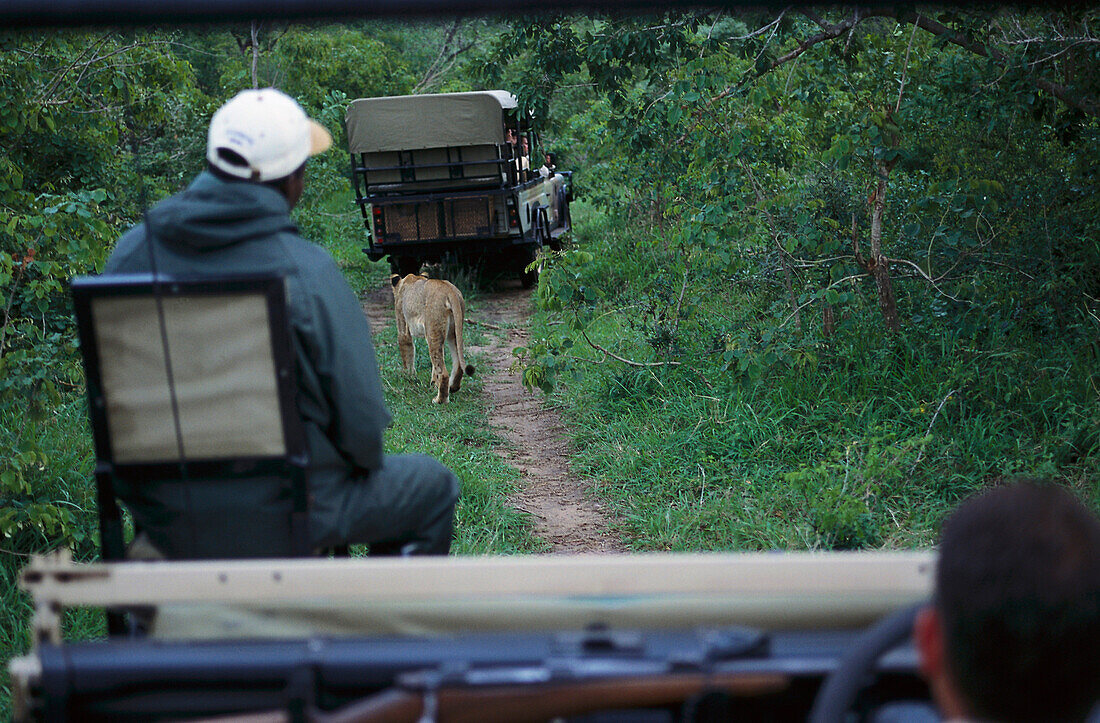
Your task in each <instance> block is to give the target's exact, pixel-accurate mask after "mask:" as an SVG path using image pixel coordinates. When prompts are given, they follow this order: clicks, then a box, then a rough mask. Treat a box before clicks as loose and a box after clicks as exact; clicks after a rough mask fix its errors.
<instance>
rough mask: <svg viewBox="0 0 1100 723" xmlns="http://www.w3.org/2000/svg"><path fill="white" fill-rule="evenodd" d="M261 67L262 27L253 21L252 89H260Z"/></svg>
mask: <svg viewBox="0 0 1100 723" xmlns="http://www.w3.org/2000/svg"><path fill="white" fill-rule="evenodd" d="M259 66H260V26H259V24H258V23H257V22H256V21H255V20H253V21H252V87H253V88H259V87H260V80H259V74H258V72H257V71H258V70H259Z"/></svg>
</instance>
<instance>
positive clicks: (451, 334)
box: [447, 321, 463, 392]
mask: <svg viewBox="0 0 1100 723" xmlns="http://www.w3.org/2000/svg"><path fill="white" fill-rule="evenodd" d="M457 328H458V327H457V324H456V323H455V322H454V321H450V322H449V323H448V324H447V348H448V349H449V350H450V352H451V391H452V392H457V391H458V390H459V389H460V388H461V387H462V374H463V359H462V349H461V348H460V347H459V345H458V336H457V335H456V334H455V330H456V329H457ZM461 333H462V332H461V330H459V331H458V334H461Z"/></svg>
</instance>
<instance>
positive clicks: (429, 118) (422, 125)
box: [347, 90, 516, 153]
mask: <svg viewBox="0 0 1100 723" xmlns="http://www.w3.org/2000/svg"><path fill="white" fill-rule="evenodd" d="M514 108H516V98H515V96H514V95H512V94H511V93H509V92H507V91H504V90H484V91H478V92H475V93H439V94H434V95H400V96H393V97H388V98H360V99H359V100H356V101H353V102H352V104H351V105H350V106H349V107H348V115H347V127H348V146H349V148H350V150H351V152H352V153H378V152H384V151H414V150H418V149H423V148H446V147H448V146H477V145H488V144H492V145H500V144H502V143H504V113H505V111H508V110H512V109H514Z"/></svg>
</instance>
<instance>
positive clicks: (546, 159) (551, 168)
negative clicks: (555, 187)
mask: <svg viewBox="0 0 1100 723" xmlns="http://www.w3.org/2000/svg"><path fill="white" fill-rule="evenodd" d="M556 160H557V159H556V158H555V157H554V154H553V153H546V154H544V155H543V161H542V166H541V167H540V168H539V175H540V176H542V177H543V178H550V177H551V176H553V175H554V173H555V172H556V171H557V165H556Z"/></svg>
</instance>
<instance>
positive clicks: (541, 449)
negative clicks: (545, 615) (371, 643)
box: [364, 287, 626, 554]
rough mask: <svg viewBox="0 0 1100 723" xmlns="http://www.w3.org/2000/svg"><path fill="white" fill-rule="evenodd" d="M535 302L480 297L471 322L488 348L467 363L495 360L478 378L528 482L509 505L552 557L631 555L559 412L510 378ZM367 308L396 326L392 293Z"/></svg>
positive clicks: (507, 453)
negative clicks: (591, 494) (576, 456)
mask: <svg viewBox="0 0 1100 723" xmlns="http://www.w3.org/2000/svg"><path fill="white" fill-rule="evenodd" d="M530 294H531V292H530V291H529V290H521V289H519V288H512V287H509V288H506V289H504V290H501V291H496V292H493V293H487V294H486V295H484V296H482V297H480V298H479V299H478V309H477V311H476V312H474V313H472V314H471V318H472V319H474V320H475V321H478V322H484V325H483V326H482V327H481V330H482V331H483V332H484V338H485V339H486V343H485V344H482V345H476V346H475V345H473V344H470V343H467V345H466V346H467V350H468V356H472V354H473V353H478V352H480V353H482V354H483V355H484V357H488V358H489V360H490V362H489V368H485V365H484V363H483V364H481V365H480V366H479V368H478V371H477V373H478V375H483V378H484V382H485V384H484V390H485V394H486V396H487V397H488V412H489V423H490V424H491V425H492V427H493V429H494V430H495V431H496V432H497V433H498V434H499V435H500V436H501V437H503V438H504V439H505V440H507V442H508V444H507V446H505V447H501V448H500V449H499V450H497V452H498V454H500V455H501V456H502V457H503V458H504V459H505V461H507V462H508V464H510V465H512V466H513V467H515V468H516V469H517V470H519V472H520V474H521V475H522V478H521V480H520V485H519V487H520V489H519V490H518V491H517V492H516V493H515V494H514V495H513V496H512V497H511V498H510V499H509V500H508V502H509V504H511V505H512V506H513V507H515V508H517V509H519V510H521V511H523V512H526V513H527V514H529V515H531V519H532V522H533V524H534V534H535V536H536V537H538V538H540V539H542V540H544V541H545V542H547V543H548V544H549V545H550V551H551V552H553V553H572V554H576V553H607V552H625V551H626V548H625V547H624V546H623V544H622V542H621V541H620V540H619V539H618V538H617V537H616V536H614V535H613V534H612V533H611V532H610V531H609V527H610V524H609V519H608V516H607V513H606V511H605V510H604V509H603V507H602V506H601V505H600V504H599V503H597V502H595V501H593V500H592V499H590V498H588V497H586V496H585V494H584V492H585V483H584V481H583V480H578V479H577V478H576V477H575V476H574V475H573V473H572V472H571V471H570V469H569V458H570V455H571V449H570V442H569V439H568V438H567V436H566V434H565V428H564V427H563V425H562V421H561V417H560V415H559V414H558V412H557V410H556V409H555V408H553V407H552V406H549V405H547V404H546V403H545V402H544V401H543V399H542V397H541V395H538V394H532V393H530V392H527V391H526V390H524V388H523V385H522V384H520V380H519V377H518V375H514V374H510V373H509V371H508V368H509V367H510V366H511V364H512V361H513V360H514V358H515V357H514V356H513V355H512V349H514V348H515V347H516V346H519V345H521V344H523V343H524V342H525V341H526V339H527V331H526V329H525V327H526V323H527V319H528V317H529V315H530V303H531V302H530ZM364 308H365V309H366V312H367V318H368V319H369V320H370V323H371V328H372V329H379V328H381V327H382V326H384V325H386V324H393V323H394V321H393V296H392V294H391V293H390V291H389V289H387V288H385V287H383V288H381V289H378V290H376V291H372V292H370V293H369V294H368V295H367V297H366V299H365V304H364ZM470 336H471V335H470V334H467V338H470Z"/></svg>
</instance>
